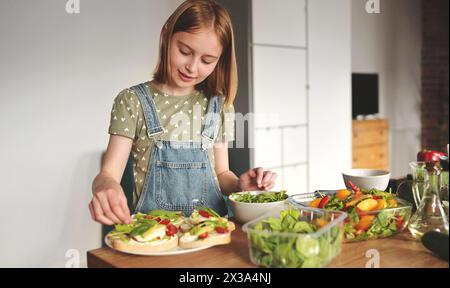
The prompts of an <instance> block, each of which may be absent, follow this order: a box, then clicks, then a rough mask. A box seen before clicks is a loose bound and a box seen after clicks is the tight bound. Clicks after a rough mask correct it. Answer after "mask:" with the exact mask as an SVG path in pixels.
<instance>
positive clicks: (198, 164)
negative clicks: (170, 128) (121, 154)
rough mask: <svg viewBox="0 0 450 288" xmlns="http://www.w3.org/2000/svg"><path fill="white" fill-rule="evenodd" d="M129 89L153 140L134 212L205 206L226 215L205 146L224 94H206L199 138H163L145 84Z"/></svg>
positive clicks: (214, 130)
mask: <svg viewBox="0 0 450 288" xmlns="http://www.w3.org/2000/svg"><path fill="white" fill-rule="evenodd" d="M132 89H133V90H134V91H135V93H136V95H137V96H138V98H139V101H140V102H141V105H142V109H143V111H144V118H145V124H146V126H147V134H148V137H151V138H153V140H154V144H153V147H152V151H151V158H150V159H151V160H150V161H149V164H148V169H147V174H146V176H145V180H144V186H143V188H142V193H141V195H140V197H139V200H138V202H137V205H136V209H135V212H142V213H147V212H148V211H149V210H152V209H164V210H171V211H182V212H183V213H184V214H185V215H186V216H189V215H190V214H191V213H192V210H193V209H194V207H195V206H206V207H209V208H212V209H214V210H215V211H216V212H217V213H219V214H220V215H222V216H224V215H226V214H227V206H226V204H225V200H224V198H223V196H222V192H221V191H220V190H219V188H218V187H217V185H216V182H215V181H214V176H213V171H212V167H211V162H210V160H209V156H208V150H207V149H208V148H212V145H213V144H214V141H215V138H216V136H217V132H218V127H219V126H218V125H219V124H220V112H221V108H222V105H223V98H224V97H222V96H214V97H211V98H210V100H209V103H208V110H207V113H206V115H205V125H204V129H203V131H202V133H201V141H197V142H195V141H192V142H181V141H163V140H160V138H159V137H157V136H158V135H160V134H162V133H163V132H164V130H163V128H162V127H161V124H160V120H159V116H158V114H157V112H156V106H155V102H154V101H153V98H152V97H151V94H150V93H149V91H148V89H147V87H146V86H145V85H144V84H139V85H136V86H133V87H132Z"/></svg>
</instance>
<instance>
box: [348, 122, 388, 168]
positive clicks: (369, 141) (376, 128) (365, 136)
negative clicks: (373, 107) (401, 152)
mask: <svg viewBox="0 0 450 288" xmlns="http://www.w3.org/2000/svg"><path fill="white" fill-rule="evenodd" d="M352 126H353V127H352V130H353V131H352V132H353V133H352V134H353V137H352V149H353V153H352V154H353V161H352V166H353V168H368V169H380V170H389V148H388V147H389V138H388V136H389V123H388V121H387V120H385V119H380V120H353V124H352Z"/></svg>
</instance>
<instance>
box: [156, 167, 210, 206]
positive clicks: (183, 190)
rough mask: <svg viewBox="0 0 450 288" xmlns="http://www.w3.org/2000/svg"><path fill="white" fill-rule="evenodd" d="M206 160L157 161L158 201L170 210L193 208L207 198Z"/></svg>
mask: <svg viewBox="0 0 450 288" xmlns="http://www.w3.org/2000/svg"><path fill="white" fill-rule="evenodd" d="M206 169H207V163H206V162H165V161H156V171H155V172H156V173H155V176H156V179H155V186H156V187H155V188H156V189H155V190H156V202H157V203H158V206H160V207H161V208H164V209H170V210H192V209H193V208H194V206H204V205H205V204H206V199H207V184H208V182H207V181H208V179H207V170H206Z"/></svg>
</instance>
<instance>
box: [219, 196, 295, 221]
mask: <svg viewBox="0 0 450 288" xmlns="http://www.w3.org/2000/svg"><path fill="white" fill-rule="evenodd" d="M288 198H289V196H288V194H287V191H286V190H282V191H245V192H236V193H232V194H231V195H230V197H229V198H228V199H229V204H230V207H231V211H232V212H233V215H234V216H233V217H234V219H235V220H236V221H237V222H239V223H246V222H249V221H252V220H254V219H256V218H258V217H259V216H261V215H263V214H264V213H267V212H269V211H271V210H273V209H277V208H285V206H286V204H287V201H288Z"/></svg>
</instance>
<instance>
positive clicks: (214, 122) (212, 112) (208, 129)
mask: <svg viewBox="0 0 450 288" xmlns="http://www.w3.org/2000/svg"><path fill="white" fill-rule="evenodd" d="M224 100H225V97H224V96H213V97H211V98H210V99H209V102H208V110H207V111H206V115H205V126H204V128H203V132H202V149H203V150H206V149H207V148H211V147H212V145H213V143H214V141H215V139H216V137H217V133H218V131H219V125H220V121H221V119H220V113H221V111H222V107H223V102H224Z"/></svg>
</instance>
